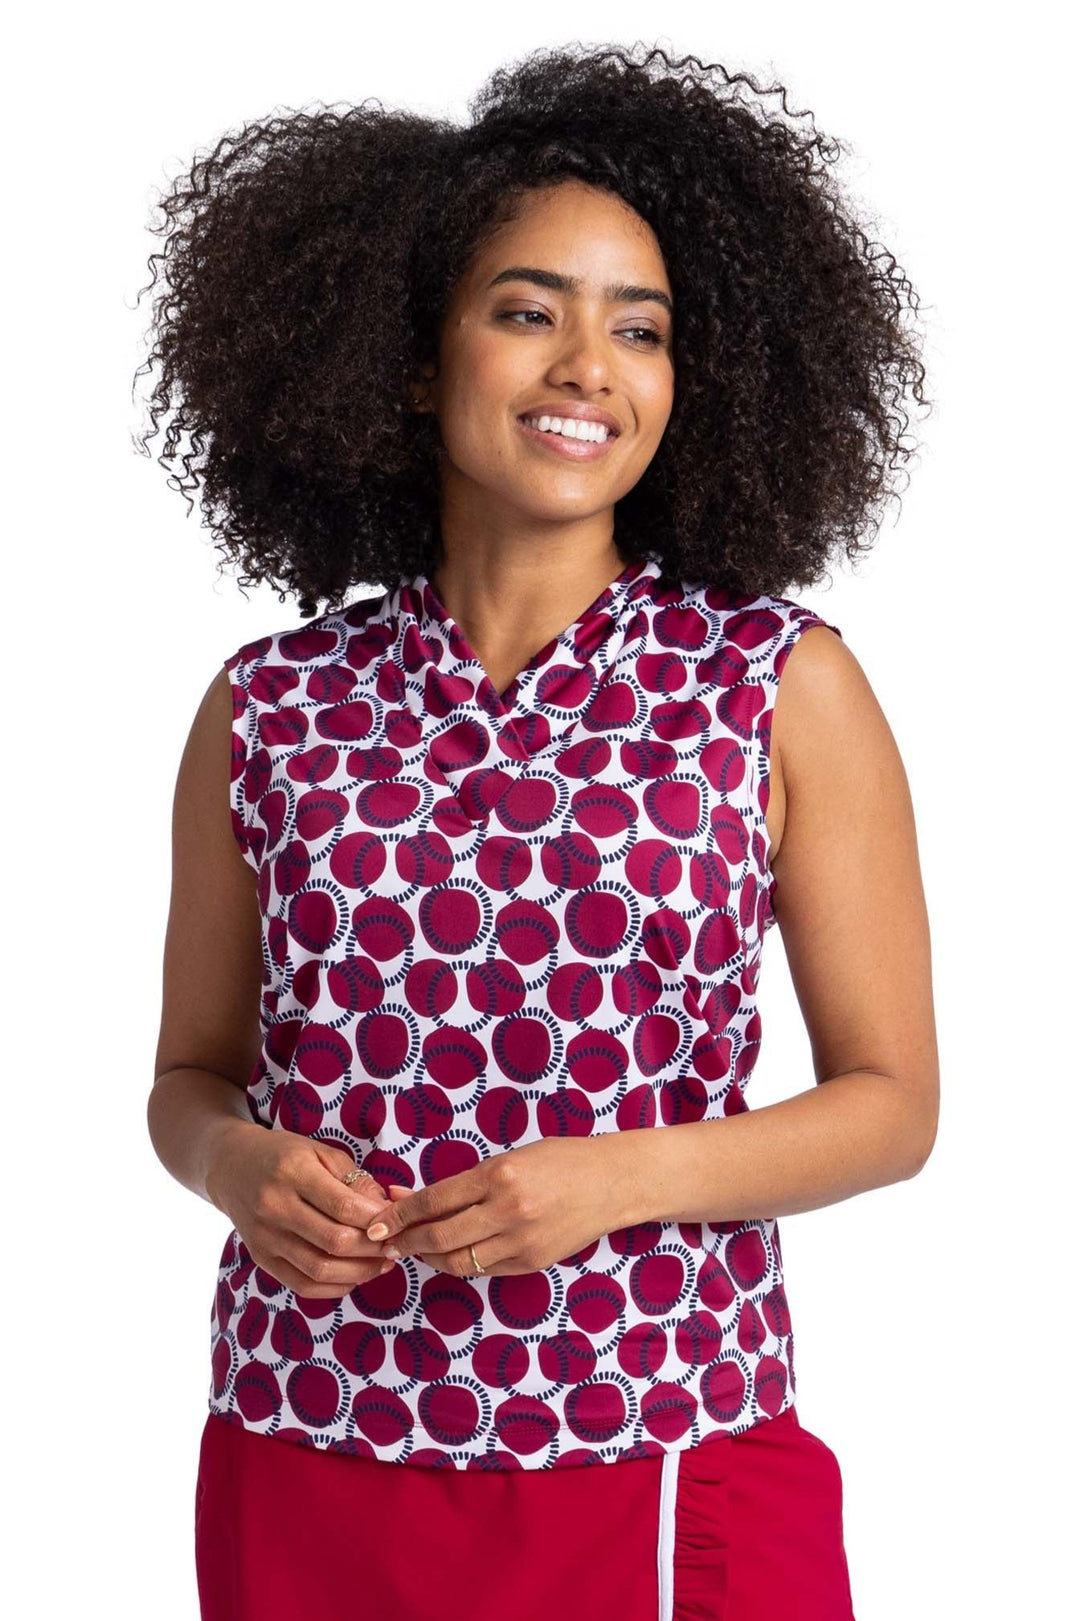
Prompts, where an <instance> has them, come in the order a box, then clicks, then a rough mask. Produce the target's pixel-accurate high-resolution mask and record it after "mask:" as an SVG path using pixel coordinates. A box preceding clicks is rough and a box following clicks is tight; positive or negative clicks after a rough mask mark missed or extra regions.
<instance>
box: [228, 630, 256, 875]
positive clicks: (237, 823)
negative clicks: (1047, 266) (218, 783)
mask: <svg viewBox="0 0 1080 1621" xmlns="http://www.w3.org/2000/svg"><path fill="white" fill-rule="evenodd" d="M223 663H224V668H225V670H226V671H227V673H228V677H229V688H230V691H231V692H232V704H233V718H232V758H231V763H230V766H229V815H230V820H231V822H232V830H233V837H234V838H235V840H236V843H237V846H238V848H239V850H240V854H241V855H242V856H243V858H244V860H245V861H246V862H247V864H248V866H249V867H251V869H252V870H253V871H254V872H258V870H259V855H260V853H261V845H262V840H263V835H262V834H260V833H259V832H258V831H257V830H256V829H255V828H254V827H253V824H252V820H251V813H252V806H251V801H250V799H249V797H248V792H249V787H250V784H251V759H252V754H253V752H254V742H255V737H256V724H257V717H256V713H255V703H254V700H253V698H252V696H251V690H250V687H249V684H248V682H249V672H248V668H247V665H246V664H245V662H244V650H243V648H239V649H238V650H237V651H236V652H235V653H232V654H230V655H229V657H228V658H227V659H225V660H224V661H223Z"/></svg>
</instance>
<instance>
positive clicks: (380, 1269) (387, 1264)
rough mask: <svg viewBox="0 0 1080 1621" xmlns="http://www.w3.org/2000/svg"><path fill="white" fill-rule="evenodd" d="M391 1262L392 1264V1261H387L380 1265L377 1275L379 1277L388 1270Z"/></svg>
mask: <svg viewBox="0 0 1080 1621" xmlns="http://www.w3.org/2000/svg"><path fill="white" fill-rule="evenodd" d="M393 1264H394V1263H393V1261H387V1263H386V1265H385V1266H381V1267H380V1268H379V1271H378V1276H379V1277H380V1278H381V1277H382V1276H383V1275H384V1274H385V1273H387V1272H389V1271H390V1268H391V1267H392V1266H393Z"/></svg>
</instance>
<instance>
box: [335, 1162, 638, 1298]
mask: <svg viewBox="0 0 1080 1621" xmlns="http://www.w3.org/2000/svg"><path fill="white" fill-rule="evenodd" d="M617 1143H618V1139H617V1138H614V1137H613V1138H611V1139H609V1138H607V1137H545V1138H544V1139H543V1140H542V1141H540V1142H533V1143H524V1144H522V1146H521V1147H520V1148H514V1149H509V1150H507V1151H506V1152H504V1153H497V1154H495V1155H493V1156H492V1157H491V1158H489V1159H483V1160H481V1161H480V1162H479V1164H477V1165H474V1166H473V1167H472V1168H471V1169H470V1170H468V1171H461V1172H459V1173H458V1174H457V1175H456V1176H448V1177H446V1178H444V1179H443V1180H442V1181H440V1182H432V1183H430V1184H429V1185H428V1186H426V1187H422V1188H417V1189H416V1190H415V1191H410V1190H408V1189H404V1188H401V1187H400V1186H391V1189H390V1194H391V1199H392V1204H391V1205H390V1207H389V1208H388V1209H386V1210H385V1211H383V1212H382V1213H381V1214H380V1215H379V1216H378V1217H377V1219H376V1220H375V1221H374V1222H373V1223H372V1224H371V1226H369V1227H368V1228H367V1229H366V1236H367V1237H368V1238H369V1239H370V1240H371V1241H372V1242H378V1241H380V1240H385V1242H384V1243H383V1248H382V1253H383V1254H384V1255H386V1256H388V1257H389V1258H390V1259H391V1260H401V1259H402V1258H403V1257H405V1256H406V1255H413V1256H415V1257H416V1258H417V1260H420V1261H423V1262H425V1263H426V1265H428V1266H430V1267H432V1268H433V1269H434V1270H435V1271H438V1272H449V1273H451V1274H452V1275H453V1276H455V1277H469V1276H475V1275H476V1266H475V1265H474V1264H473V1257H472V1255H471V1254H470V1252H469V1246H470V1244H471V1245H472V1246H473V1249H474V1250H475V1251H476V1259H477V1261H478V1262H479V1264H480V1265H481V1266H482V1267H483V1269H484V1272H485V1273H486V1274H487V1275H488V1276H489V1277H492V1276H493V1277H503V1276H513V1275H515V1274H518V1273H524V1272H540V1271H543V1270H544V1269H545V1268H546V1267H549V1266H553V1265H554V1264H555V1263H556V1262H557V1261H564V1260H568V1259H569V1258H570V1257H571V1256H573V1255H576V1254H577V1252H578V1251H579V1250H582V1249H585V1248H586V1247H587V1246H588V1245H589V1244H592V1243H595V1241H596V1240H597V1239H598V1238H600V1237H602V1236H603V1235H604V1234H605V1233H610V1232H614V1231H615V1230H616V1229H618V1228H620V1227H623V1226H627V1225H629V1224H630V1223H629V1221H628V1219H627V1210H628V1191H629V1190H628V1188H627V1186H626V1183H625V1171H624V1169H623V1167H624V1166H625V1159H623V1158H621V1157H620V1158H619V1160H618V1165H617V1166H616V1164H615V1163H614V1157H615V1156H614V1150H615V1148H616V1146H617ZM609 1156H611V1157H609Z"/></svg>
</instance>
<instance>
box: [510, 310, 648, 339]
mask: <svg viewBox="0 0 1080 1621" xmlns="http://www.w3.org/2000/svg"><path fill="white" fill-rule="evenodd" d="M519 315H537V316H539V318H540V320H541V321H546V320H547V319H548V317H547V316H546V315H545V314H544V312H543V310H503V311H502V312H501V314H500V315H499V320H500V321H517V318H518V316H519ZM518 324H519V325H523V324H525V325H527V324H528V323H521V322H518ZM623 331H624V332H625V334H626V336H629V335H630V334H631V333H632V332H640V333H642V334H643V339H644V342H645V344H646V347H649V348H655V347H656V346H657V345H658V344H662V343H663V341H664V340H663V337H662V336H661V334H660V333H659V332H654V330H653V328H652V327H651V326H633V327H625V328H624V329H623ZM634 342H635V343H641V342H642V338H635V339H634Z"/></svg>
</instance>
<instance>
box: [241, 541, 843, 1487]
mask: <svg viewBox="0 0 1080 1621" xmlns="http://www.w3.org/2000/svg"><path fill="white" fill-rule="evenodd" d="M825 623H826V621H824V620H822V619H821V618H819V617H818V616H817V615H816V614H814V613H812V612H811V611H810V610H809V609H807V608H804V607H802V606H800V605H799V604H797V603H795V602H792V601H789V600H788V599H786V598H780V597H769V596H761V597H750V596H746V595H736V594H733V593H730V592H725V591H723V590H720V589H718V588H716V587H714V586H707V585H704V584H701V583H693V582H690V583H686V582H682V583H678V584H675V585H671V584H670V583H668V584H664V583H662V580H661V568H660V564H659V563H658V562H657V561H655V560H652V559H649V560H646V561H644V562H642V561H640V560H639V561H636V562H634V563H631V564H630V565H628V567H627V568H626V569H624V571H623V572H622V573H621V574H620V575H619V577H618V578H617V579H616V580H614V581H613V582H612V583H611V584H610V585H609V586H607V587H606V588H605V590H604V591H602V592H601V593H600V595H599V596H598V597H597V598H596V600H595V601H594V602H593V603H592V604H591V605H590V606H589V607H588V608H587V609H586V610H585V611H584V612H583V613H582V614H581V615H580V616H579V617H578V618H577V619H576V620H575V621H574V623H573V624H572V625H570V626H568V627H567V628H566V630H565V631H563V632H562V633H561V634H560V635H558V636H556V637H554V638H552V640H551V641H550V642H548V643H547V644H546V646H544V647H543V648H542V649H541V650H540V651H539V652H538V653H537V654H536V655H535V657H534V658H532V659H531V660H530V662H529V663H528V664H527V665H526V667H525V668H524V669H523V670H522V671H521V673H520V674H519V675H518V677H517V678H516V679H515V681H514V682H513V683H512V684H511V686H510V687H509V688H508V689H507V691H506V692H505V693H503V694H502V695H501V696H500V695H499V694H498V693H496V691H495V689H494V686H493V684H492V682H491V681H490V680H489V678H488V677H487V675H486V674H485V672H484V670H483V668H482V666H481V664H480V662H479V660H478V659H477V658H476V656H475V654H473V652H472V650H471V649H470V647H469V645H468V643H467V642H466V641H465V639H464V637H463V635H462V633H461V631H460V629H459V627H458V626H457V625H456V624H455V623H454V621H453V620H452V618H451V617H450V615H449V614H448V612H447V611H446V609H445V607H444V605H443V604H442V602H441V601H440V599H439V597H438V596H437V594H436V593H435V591H434V589H433V587H432V586H431V583H430V581H429V580H428V579H427V578H426V577H425V576H424V575H422V574H421V575H418V576H416V577H415V578H413V579H408V580H405V579H403V580H401V581H399V582H398V583H397V585H396V586H394V587H393V588H392V589H390V590H389V591H387V592H386V593H385V594H384V595H383V596H381V597H378V598H375V599H372V600H368V601H364V602H359V603H355V604H353V605H351V606H350V607H347V608H345V609H342V610H340V611H338V612H337V613H328V614H325V615H323V616H322V617H321V618H318V619H314V620H312V621H309V622H307V623H305V624H303V625H301V626H300V627H297V628H289V629H286V630H281V631H277V632H274V633H272V634H269V635H266V636H263V637H260V638H259V639H258V640H256V641H253V642H250V643H248V644H246V645H245V646H243V647H241V648H239V649H238V650H237V651H236V652H235V653H234V654H232V656H231V657H229V658H228V659H226V660H225V665H226V668H227V669H228V671H229V675H230V680H231V682H232V687H233V697H234V713H235V721H234V733H233V767H232V781H231V790H230V793H231V804H232V816H233V827H234V830H235V833H236V837H237V841H238V843H239V846H240V849H241V851H242V853H243V855H244V858H245V860H246V861H247V862H248V864H249V865H250V866H251V867H252V868H253V869H254V871H255V872H256V873H257V874H258V895H259V903H260V910H261V913H262V920H263V923H262V929H263V994H262V1005H261V1018H262V1028H263V1043H262V1050H261V1053H260V1056H259V1059H258V1061H257V1063H256V1065H255V1067H254V1069H253V1072H252V1074H251V1076H250V1078H249V1081H248V1088H247V1092H248V1102H249V1107H250V1110H251V1114H252V1117H253V1119H255V1120H257V1121H260V1122H262V1123H263V1124H264V1125H266V1126H267V1127H269V1128H277V1129H282V1128H284V1129H286V1130H289V1131H293V1132H302V1133H305V1134H307V1135H310V1136H315V1137H319V1138H321V1139H324V1140H325V1141H327V1142H332V1143H334V1144H336V1145H338V1146H339V1147H342V1148H344V1149H346V1150H348V1151H349V1152H350V1153H351V1154H352V1155H353V1156H354V1158H355V1159H356V1161H357V1163H358V1164H362V1165H363V1166H364V1167H365V1168H366V1169H368V1170H370V1171H371V1172H372V1173H373V1175H375V1176H376V1177H377V1178H378V1180H379V1181H380V1183H381V1184H382V1185H383V1187H385V1186H387V1185H388V1184H389V1183H391V1182H398V1183H405V1184H406V1185H409V1186H413V1187H419V1186H421V1185H425V1184H428V1183H431V1182H436V1181H439V1180H441V1179H442V1178H444V1177H447V1176H453V1175H455V1174H457V1173H458V1172H461V1171H463V1170H466V1169H468V1168H469V1167H470V1166H472V1165H474V1164H476V1163H477V1162H478V1161H479V1160H480V1159H482V1158H486V1157H488V1156H490V1155H492V1154H499V1153H504V1152H507V1151H509V1150H512V1149H513V1148H515V1147H516V1146H518V1145H520V1144H522V1143H527V1142H531V1141H535V1140H538V1139H540V1138H542V1137H545V1136H551V1135H555V1136H559V1135H576V1136H590V1135H598V1134H600V1133H602V1132H608V1131H636V1130H656V1129H662V1128H663V1127H665V1126H670V1125H677V1124H680V1123H682V1122H686V1121H696V1120H706V1119H718V1118H720V1117H723V1116H729V1115H732V1114H737V1113H740V1112H742V1111H743V1110H745V1109H746V1108H747V1107H748V1105H747V1104H746V1102H745V1100H744V1090H745V1087H746V1083H747V1081H748V1080H749V1078H750V1075H751V1074H752V1072H753V1068H754V1064H755V1061H756V1059H757V1053H758V1047H759V1043H760V1039H761V1029H760V1021H759V1017H758V1013H757V1008H756V989H757V983H758V974H759V967H760V957H761V949H762V943H763V940H764V936H765V933H766V930H767V929H768V928H769V926H770V925H771V924H772V923H773V922H774V915H773V911H772V904H771V903H772V893H773V887H774V886H773V881H772V878H771V874H770V871H769V867H768V835H767V832H766V828H765V809H766V806H767V803H768V793H769V775H768V772H769V739H770V725H771V718H772V711H773V705H774V702H775V697H776V689H777V684H778V681H779V678H780V675H781V672H782V670H783V667H784V664H785V662H786V660H787V658H788V655H789V654H790V652H791V649H792V648H793V646H794V645H795V643H796V641H797V640H798V638H799V637H800V635H802V634H803V632H804V631H805V630H806V629H807V628H809V627H810V626H811V625H820V624H825ZM829 628H830V629H832V630H834V631H836V634H837V635H839V634H840V632H839V630H837V627H836V626H830V627H829ZM211 1331H212V1333H211V1341H212V1343H211V1354H212V1378H211V1387H210V1410H211V1411H212V1412H215V1413H219V1414H224V1415H231V1416H232V1417H233V1420H234V1422H239V1423H242V1424H243V1425H244V1426H245V1427H247V1428H249V1429H252V1430H255V1431H257V1432H260V1433H262V1434H266V1435H273V1436H278V1437H280V1438H283V1439H286V1440H291V1441H296V1442H303V1443H306V1444H309V1445H314V1446H316V1447H322V1448H332V1449H338V1450H342V1451H345V1452H351V1453H359V1454H363V1455H366V1456H370V1457H373V1458H376V1459H380V1460H387V1461H392V1462H399V1463H412V1464H429V1465H430V1464H438V1465H441V1466H443V1467H453V1468H457V1469H464V1468H469V1467H472V1468H477V1467H481V1468H489V1469H519V1468H524V1469H548V1468H552V1467H554V1466H556V1465H559V1466H565V1465H574V1464H582V1465H584V1464H591V1463H596V1462H615V1461H619V1460H626V1459H630V1458H636V1457H642V1456H648V1455H650V1454H653V1453H657V1452H676V1451H682V1450H685V1449H687V1448H690V1447H694V1446H697V1445H699V1444H700V1443H701V1442H702V1441H703V1440H705V1439H707V1438H708V1437H710V1436H714V1435H718V1434H721V1433H739V1432H741V1431H743V1430H746V1429H748V1428H750V1427H751V1426H753V1425H754V1424H756V1423H759V1422H760V1421H762V1420H763V1419H766V1418H770V1417H774V1416H776V1415H777V1414H779V1413H781V1412H783V1411H785V1410H786V1409H787V1408H788V1407H790V1406H792V1405H793V1403H794V1400H795V1380H794V1360H793V1345H792V1333H791V1324H790V1320H789V1316H788V1308H787V1300H786V1297H785V1291H784V1283H783V1275H782V1265H781V1252H780V1238H779V1232H778V1227H777V1222H776V1220H775V1218H764V1217H763V1218H760V1219H756V1220H752V1221H740V1222H705V1223H698V1222H692V1223H690V1222H662V1221H649V1222H646V1223H643V1224H640V1225H637V1226H634V1227H631V1228H627V1229H623V1230H620V1231H618V1232H613V1233H609V1234H606V1235H604V1236H603V1237H601V1238H599V1239H598V1240H596V1242H595V1243H593V1244H591V1245H589V1246H588V1247H587V1248H586V1249H585V1250H583V1251H581V1252H579V1253H577V1254H575V1255H571V1256H567V1257H565V1259H563V1260H561V1261H559V1262H558V1263H557V1264H555V1265H554V1266H551V1267H548V1268H547V1269H545V1270H544V1271H541V1272H535V1273H531V1274H529V1275H527V1276H526V1275H522V1276H516V1277H509V1276H508V1277H499V1276H494V1277H489V1276H483V1275H481V1276H478V1277H470V1278H453V1277H451V1276H449V1275H448V1274H446V1273H443V1272H438V1271H433V1270H432V1269H431V1268H430V1267H428V1266H427V1265H426V1264H425V1263H424V1262H422V1261H420V1260H418V1259H417V1258H416V1257H411V1256H407V1257H406V1258H405V1259H404V1261H403V1262H401V1263H399V1264H398V1265H397V1266H395V1267H394V1268H393V1270H392V1271H390V1272H389V1273H387V1274H386V1275H385V1276H383V1277H380V1278H376V1279H375V1280H373V1281H372V1282H371V1283H368V1284H365V1285H363V1286H361V1287H358V1288H356V1289H354V1290H352V1292H351V1293H350V1294H348V1295H346V1296H345V1297H344V1298H342V1299H341V1300H321V1299H312V1298H308V1297H303V1296H299V1295H297V1294H295V1293H294V1292H293V1291H291V1290H289V1289H287V1288H285V1287H284V1286H283V1285H282V1284H280V1283H279V1282H277V1280H276V1279H274V1278H272V1277H271V1276H269V1275H268V1274H267V1273H266V1272H265V1271H263V1270H262V1269H261V1268H259V1267H257V1266H255V1265H254V1263H253V1261H252V1258H251V1255H250V1254H249V1252H248V1251H247V1249H246V1247H245V1245H244V1243H243V1241H242V1240H241V1238H240V1236H239V1234H238V1233H237V1232H236V1231H235V1230H234V1231H233V1232H232V1233H230V1235H229V1237H228V1239H227V1240H226V1243H225V1247H224V1250H223V1252H222V1255H221V1259H220V1265H219V1273H218V1283H217V1291H216V1297H215V1302H214V1305H213V1308H212V1312H211Z"/></svg>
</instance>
